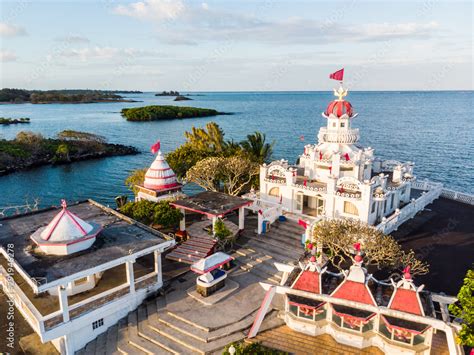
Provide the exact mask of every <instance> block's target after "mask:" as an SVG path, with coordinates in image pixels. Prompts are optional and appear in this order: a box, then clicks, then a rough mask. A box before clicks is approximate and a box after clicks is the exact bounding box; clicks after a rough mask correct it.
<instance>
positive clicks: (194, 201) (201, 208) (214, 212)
mask: <svg viewBox="0 0 474 355" xmlns="http://www.w3.org/2000/svg"><path fill="white" fill-rule="evenodd" d="M252 203H253V201H252V200H248V199H245V198H241V197H237V196H231V195H227V194H224V193H222V192H214V191H204V192H201V193H198V194H197V195H194V196H190V197H186V198H184V199H181V200H177V201H173V202H171V203H170V204H171V205H172V206H174V207H175V208H179V209H180V210H181V212H182V213H183V216H185V213H186V211H190V212H195V213H199V214H202V215H205V216H207V217H208V218H209V219H211V220H212V225H213V226H214V224H215V222H216V221H217V219H218V218H223V217H224V216H226V215H228V214H229V213H231V212H234V211H236V210H239V230H242V229H244V219H245V218H244V208H245V207H247V206H250V205H251V204H252ZM185 221H186V220H185V217H183V219H182V220H181V223H180V228H179V229H180V230H181V231H184V230H186V226H185Z"/></svg>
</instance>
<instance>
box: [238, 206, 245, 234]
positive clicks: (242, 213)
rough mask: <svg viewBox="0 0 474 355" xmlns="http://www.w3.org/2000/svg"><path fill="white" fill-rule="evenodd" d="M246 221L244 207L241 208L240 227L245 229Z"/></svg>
mask: <svg viewBox="0 0 474 355" xmlns="http://www.w3.org/2000/svg"><path fill="white" fill-rule="evenodd" d="M244 223H245V210H244V208H243V207H240V208H239V229H240V230H243V229H244Z"/></svg>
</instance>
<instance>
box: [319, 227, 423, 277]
mask: <svg viewBox="0 0 474 355" xmlns="http://www.w3.org/2000/svg"><path fill="white" fill-rule="evenodd" d="M312 241H313V243H314V244H316V245H318V246H320V247H321V248H322V250H323V251H324V254H325V255H326V256H327V257H328V259H329V260H330V261H331V263H332V264H333V265H334V266H335V267H336V268H338V269H340V270H342V267H341V265H342V264H343V263H344V261H346V260H349V259H350V258H351V257H352V251H353V250H352V246H353V245H354V244H355V243H361V248H362V250H363V252H364V253H365V257H364V262H365V264H366V265H373V266H376V267H378V268H384V267H387V268H391V269H402V268H403V267H405V266H407V265H409V266H410V268H411V273H412V274H414V275H423V274H426V273H427V272H428V265H427V264H426V263H425V262H423V261H420V260H418V259H416V257H415V253H414V252H413V251H412V250H410V251H409V252H408V253H407V252H405V251H403V250H402V248H401V246H400V244H398V243H397V242H396V241H395V239H394V238H392V237H391V236H389V235H385V234H383V233H382V232H380V231H378V230H377V229H375V228H374V227H372V226H369V225H367V224H365V223H363V222H360V221H356V220H345V219H344V220H340V219H331V220H323V221H320V222H318V223H317V224H316V226H315V228H314V229H313V232H312Z"/></svg>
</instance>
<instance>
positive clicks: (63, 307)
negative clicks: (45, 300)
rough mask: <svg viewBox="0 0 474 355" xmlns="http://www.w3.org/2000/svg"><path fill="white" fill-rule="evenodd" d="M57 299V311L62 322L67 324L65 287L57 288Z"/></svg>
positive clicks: (67, 310) (67, 313)
mask: <svg viewBox="0 0 474 355" xmlns="http://www.w3.org/2000/svg"><path fill="white" fill-rule="evenodd" d="M58 298H59V309H60V310H61V312H62V314H63V322H64V323H66V322H69V305H68V303H67V291H66V286H64V285H59V286H58Z"/></svg>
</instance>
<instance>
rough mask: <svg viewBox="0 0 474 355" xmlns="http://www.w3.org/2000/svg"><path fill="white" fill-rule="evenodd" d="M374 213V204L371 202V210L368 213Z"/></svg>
mask: <svg viewBox="0 0 474 355" xmlns="http://www.w3.org/2000/svg"><path fill="white" fill-rule="evenodd" d="M374 212H375V202H372V208H371V210H370V213H374Z"/></svg>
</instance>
